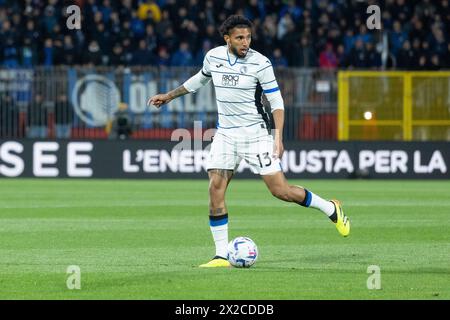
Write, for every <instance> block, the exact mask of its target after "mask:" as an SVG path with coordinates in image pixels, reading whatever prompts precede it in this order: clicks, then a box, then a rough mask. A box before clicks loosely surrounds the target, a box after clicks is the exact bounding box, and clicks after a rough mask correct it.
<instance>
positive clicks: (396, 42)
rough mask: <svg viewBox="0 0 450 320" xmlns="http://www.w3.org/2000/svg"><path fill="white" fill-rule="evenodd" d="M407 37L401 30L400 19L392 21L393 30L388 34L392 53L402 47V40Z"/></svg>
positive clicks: (395, 52)
mask: <svg viewBox="0 0 450 320" xmlns="http://www.w3.org/2000/svg"><path fill="white" fill-rule="evenodd" d="M407 38H408V37H407V34H406V32H404V31H403V30H402V27H401V24H400V21H398V20H396V21H395V22H394V30H393V31H392V32H391V34H390V41H391V47H392V53H393V54H394V55H396V54H397V52H398V50H400V48H401V47H402V45H403V42H405V40H406V39H407Z"/></svg>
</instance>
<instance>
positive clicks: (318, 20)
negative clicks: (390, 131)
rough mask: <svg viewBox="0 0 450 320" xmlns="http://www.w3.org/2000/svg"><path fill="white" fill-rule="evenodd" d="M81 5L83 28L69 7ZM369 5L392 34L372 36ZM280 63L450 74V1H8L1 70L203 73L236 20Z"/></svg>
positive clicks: (2, 16) (0, 7) (2, 15)
mask: <svg viewBox="0 0 450 320" xmlns="http://www.w3.org/2000/svg"><path fill="white" fill-rule="evenodd" d="M72 4H76V5H78V6H79V7H80V8H81V14H82V17H81V29H79V30H70V29H68V28H67V26H66V22H67V17H68V14H67V13H66V7H67V6H69V5H72ZM369 4H378V5H380V7H381V20H382V30H369V29H368V28H367V25H366V20H367V18H368V17H369V16H370V15H369V14H367V13H366V10H367V7H368V5H369ZM236 13H237V14H242V15H245V16H246V17H248V18H249V19H251V20H252V21H253V23H254V30H253V42H252V47H253V48H254V49H255V50H258V51H260V52H261V53H263V54H265V55H266V56H268V57H269V58H270V59H271V60H272V62H273V64H274V65H275V66H293V67H320V68H353V69H379V68H386V69H393V68H396V69H414V70H425V69H426V70H439V69H449V68H450V41H449V40H450V39H449V37H450V7H449V0H408V1H406V0H383V1H370V0H369V1H358V0H284V1H283V0H271V1H264V0H247V1H235V0H224V1H213V0H184V1H183V0H156V1H154V0H122V1H113V0H72V1H67V0H22V1H16V0H0V39H1V42H0V65H2V66H4V67H18V66H23V67H32V66H36V65H45V66H53V65H95V66H99V65H105V66H111V65H112V66H117V65H127V66H128V65H155V66H198V65H201V63H202V61H203V56H204V54H205V53H206V52H207V51H208V50H209V49H211V48H212V47H215V46H217V45H223V44H224V42H223V39H222V38H221V37H220V35H219V33H218V27H219V26H220V24H221V23H222V22H223V21H224V19H225V18H226V17H227V16H229V15H231V14H236Z"/></svg>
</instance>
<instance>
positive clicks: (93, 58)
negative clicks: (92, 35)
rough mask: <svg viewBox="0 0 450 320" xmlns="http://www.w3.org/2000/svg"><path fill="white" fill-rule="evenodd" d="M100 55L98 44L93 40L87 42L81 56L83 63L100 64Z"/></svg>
mask: <svg viewBox="0 0 450 320" xmlns="http://www.w3.org/2000/svg"><path fill="white" fill-rule="evenodd" d="M101 61H102V55H101V52H100V46H99V45H98V43H97V41H95V40H93V41H91V42H90V43H89V46H88V48H87V52H85V54H84V56H83V63H84V64H86V65H90V66H98V65H100V64H101Z"/></svg>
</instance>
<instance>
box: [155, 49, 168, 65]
mask: <svg viewBox="0 0 450 320" xmlns="http://www.w3.org/2000/svg"><path fill="white" fill-rule="evenodd" d="M157 65H158V66H160V67H168V66H169V65H170V54H169V52H168V51H167V48H166V47H160V48H159V50H158V58H157Z"/></svg>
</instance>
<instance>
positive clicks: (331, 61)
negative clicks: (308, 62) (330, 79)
mask: <svg viewBox="0 0 450 320" xmlns="http://www.w3.org/2000/svg"><path fill="white" fill-rule="evenodd" d="M337 65H338V60H337V56H336V53H335V52H334V49H333V45H332V44H331V43H327V45H326V47H325V50H323V51H322V52H321V53H320V57H319V66H320V67H321V68H323V69H334V68H336V67H337Z"/></svg>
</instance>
